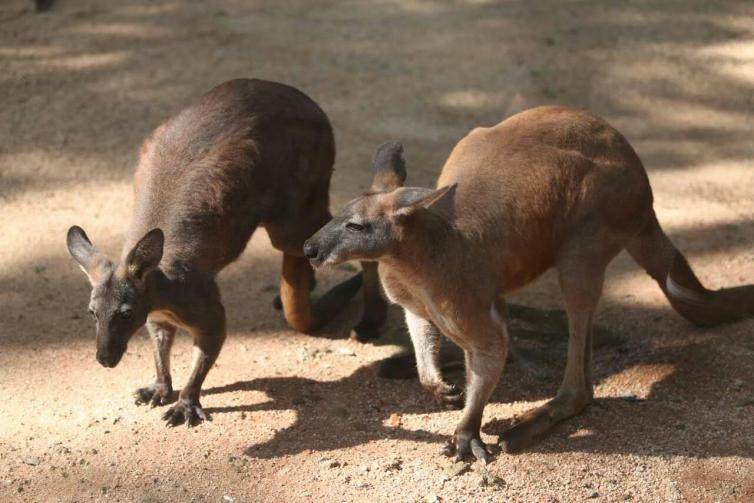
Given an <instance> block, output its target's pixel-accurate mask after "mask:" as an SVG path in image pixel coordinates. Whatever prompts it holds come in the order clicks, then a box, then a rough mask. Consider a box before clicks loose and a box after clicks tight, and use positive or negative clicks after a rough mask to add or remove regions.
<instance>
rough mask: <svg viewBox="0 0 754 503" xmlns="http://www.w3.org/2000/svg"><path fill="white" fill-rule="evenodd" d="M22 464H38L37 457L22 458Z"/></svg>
mask: <svg viewBox="0 0 754 503" xmlns="http://www.w3.org/2000/svg"><path fill="white" fill-rule="evenodd" d="M23 461H24V464H27V465H29V466H37V465H38V464H39V459H37V458H24V460H23Z"/></svg>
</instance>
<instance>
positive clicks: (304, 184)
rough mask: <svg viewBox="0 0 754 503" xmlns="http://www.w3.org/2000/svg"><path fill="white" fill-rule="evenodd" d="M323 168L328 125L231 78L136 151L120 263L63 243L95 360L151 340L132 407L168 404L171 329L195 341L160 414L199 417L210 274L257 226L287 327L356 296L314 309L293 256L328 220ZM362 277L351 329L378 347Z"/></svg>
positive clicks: (211, 343) (331, 295) (216, 319)
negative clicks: (182, 381) (91, 329)
mask: <svg viewBox="0 0 754 503" xmlns="http://www.w3.org/2000/svg"><path fill="white" fill-rule="evenodd" d="M334 159H335V144H334V138H333V133H332V129H331V126H330V123H329V121H328V119H327V117H326V115H325V114H324V112H323V111H322V110H321V109H320V108H319V106H318V105H317V104H316V103H315V102H314V101H312V100H311V99H310V98H309V97H307V96H306V95H304V94H303V93H301V92H300V91H298V90H296V89H294V88H292V87H289V86H286V85H283V84H278V83H273V82H265V81H261V80H246V79H239V80H233V81H229V82H226V83H224V84H222V85H220V86H218V87H216V88H215V89H213V90H212V91H210V92H209V93H207V94H206V95H205V96H204V97H202V98H201V99H200V100H199V101H198V102H197V103H196V104H195V105H193V106H190V107H188V108H186V109H185V110H183V111H182V112H180V113H179V114H178V115H177V116H175V117H173V118H172V119H170V120H168V121H167V122H165V123H164V124H162V125H161V126H160V127H158V128H157V129H156V130H155V131H154V133H152V135H151V136H150V137H149V138H148V139H147V140H146V141H145V142H144V145H143V147H142V149H141V153H140V160H139V165H138V168H137V170H136V174H135V177H134V197H135V205H134V216H133V219H132V224H131V227H130V229H129V231H128V235H127V238H126V242H125V244H124V247H123V253H122V257H121V260H120V263H119V265H117V266H116V265H113V264H112V263H110V262H109V261H107V260H106V259H103V260H100V259H96V260H95V259H94V258H93V257H96V254H95V253H94V249H93V247H91V243H90V242H89V240H88V238H86V235H85V234H84V233H83V231H82V230H81V229H80V228H72V229H71V231H70V232H69V248H70V249H71V253H72V254H73V255H74V257H75V258H76V259H77V260H78V261H79V263H80V264H81V265H82V267H83V268H84V269H85V270H86V271H87V273H88V274H89V276H90V280H91V281H92V283H93V286H94V287H95V288H94V291H93V294H92V310H93V313H94V314H95V316H96V317H97V319H98V348H99V349H98V359H99V360H100V361H101V362H102V363H103V364H105V365H107V366H114V365H115V364H117V362H118V360H119V359H120V357H121V355H122V351H124V350H125V346H126V343H127V340H128V338H129V337H130V336H131V334H132V333H133V332H134V331H135V330H136V329H138V328H139V326H141V324H144V323H146V325H147V327H148V329H149V331H150V334H151V335H152V337H153V339H154V341H155V363H156V367H157V382H156V383H155V384H153V385H151V386H148V387H146V388H142V389H140V390H139V391H138V392H137V395H138V400H139V401H141V402H151V403H152V404H153V405H155V404H162V403H164V402H165V401H167V400H168V399H169V396H170V395H171V394H172V383H171V378H170V369H169V352H170V347H171V345H172V339H173V337H174V334H175V331H176V328H177V327H183V328H186V329H188V330H189V331H190V332H191V333H192V334H193V337H194V346H195V348H194V366H193V370H192V374H191V378H190V379H189V382H188V383H187V385H186V386H185V387H184V388H183V390H182V391H181V393H180V396H179V402H178V404H177V405H176V406H174V407H173V408H171V409H170V410H169V411H168V412H167V414H166V415H165V418H166V420H167V421H168V422H169V424H177V423H179V422H183V421H184V420H185V421H186V422H188V423H192V422H195V421H198V420H199V419H203V418H204V413H203V411H202V410H201V407H200V405H199V393H200V389H201V385H202V382H203V381H204V378H205V377H206V375H207V372H208V371H209V369H210V368H211V366H212V364H213V363H214V361H215V359H216V358H217V355H218V354H219V352H220V348H221V347H222V344H223V341H224V339H225V311H224V308H223V305H222V302H221V299H220V293H219V290H218V288H217V285H216V283H215V276H216V274H217V273H218V272H219V271H220V270H221V269H223V268H224V267H225V266H226V265H228V264H229V263H230V262H232V261H233V260H235V259H236V258H237V257H238V256H239V255H240V254H241V253H242V252H243V250H244V248H245V247H246V244H247V242H248V240H249V238H250V237H251V235H252V233H253V232H254V230H255V229H256V228H257V227H258V226H264V227H265V228H266V229H267V232H268V234H269V236H270V240H271V241H272V244H273V246H275V248H277V249H279V250H281V251H282V252H283V268H282V281H281V289H280V293H281V300H282V308H283V311H284V314H285V317H286V319H287V320H288V322H289V323H290V324H291V326H292V327H293V328H295V329H296V330H299V331H302V332H310V331H312V330H315V329H317V328H319V327H320V326H322V325H323V324H324V323H325V322H326V321H328V320H329V319H330V318H332V316H334V315H335V314H336V313H337V312H338V311H339V310H340V309H341V308H342V307H343V306H344V305H345V303H346V302H347V301H348V300H349V299H350V298H351V297H352V296H353V295H354V294H355V293H356V291H357V289H358V288H359V286H360V284H361V276H355V277H354V278H352V279H351V280H348V281H346V282H344V283H343V284H341V285H339V286H337V287H336V288H334V289H333V290H331V291H330V292H328V294H326V295H325V296H324V297H322V298H321V299H320V301H319V302H317V303H315V304H314V305H312V303H311V300H310V293H309V292H310V289H311V287H312V286H313V280H314V273H313V270H312V268H311V266H310V265H309V263H308V262H307V261H306V259H304V258H303V256H302V247H303V242H304V240H305V239H306V237H308V236H309V235H311V234H312V233H313V232H314V231H315V230H316V229H317V228H319V227H320V226H322V225H324V224H325V223H326V222H327V221H328V220H329V219H330V218H331V216H330V212H329V209H328V206H329V198H328V190H329V185H330V176H331V174H332V170H333V162H334ZM153 229H154V231H152V230H153ZM150 231H151V232H150ZM160 231H161V232H160ZM145 236H147V237H145ZM158 264H159V267H158ZM374 269H375V265H374V264H367V265H366V268H365V274H364V278H365V279H366V282H365V288H364V296H365V300H366V302H365V310H364V315H363V318H362V321H361V322H360V324H359V325H358V326H357V328H356V332H357V334H358V336H359V337H360V338H361V339H367V338H371V337H374V336H376V334H377V329H378V328H379V326H380V324H381V323H382V321H383V319H384V316H385V305H384V301H383V299H382V297H381V296H380V294H379V285H378V279H377V276H376V272H375V271H374ZM102 270H104V271H106V273H107V274H105V275H104V276H105V277H104V278H103V274H102V273H101V271H102ZM123 306H126V307H123ZM119 310H126V311H128V313H127V315H128V320H130V321H128V323H126V321H124V320H122V319H121V320H120V321H118V323H121V325H122V327H121V328H119V329H118V330H117V333H116V331H115V329H111V328H110V327H111V326H115V325H117V323H116V324H115V325H113V323H114V322H111V321H108V320H113V319H119V318H118V316H119ZM121 318H122V316H121Z"/></svg>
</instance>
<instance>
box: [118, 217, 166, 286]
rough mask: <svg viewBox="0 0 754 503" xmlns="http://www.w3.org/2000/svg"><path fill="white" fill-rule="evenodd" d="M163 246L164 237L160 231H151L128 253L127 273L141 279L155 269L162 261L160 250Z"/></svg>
mask: <svg viewBox="0 0 754 503" xmlns="http://www.w3.org/2000/svg"><path fill="white" fill-rule="evenodd" d="M164 245H165V235H164V234H163V233H162V231H161V230H160V229H152V230H151V231H149V232H147V233H146V235H145V236H144V237H143V238H141V239H140V240H139V242H138V243H136V245H135V246H134V247H133V248H132V249H131V251H130V252H128V256H127V257H126V263H125V265H126V267H127V268H128V273H129V274H130V275H132V276H135V277H137V278H139V279H143V278H144V276H145V275H146V273H148V272H149V271H151V270H152V269H156V268H157V266H158V265H160V260H162V249H163V246H164Z"/></svg>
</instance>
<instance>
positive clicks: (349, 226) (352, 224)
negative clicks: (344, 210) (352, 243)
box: [346, 222, 366, 232]
mask: <svg viewBox="0 0 754 503" xmlns="http://www.w3.org/2000/svg"><path fill="white" fill-rule="evenodd" d="M346 229H348V230H349V231H354V232H364V230H365V229H366V226H365V225H361V224H357V223H356V222H348V223H347V224H346Z"/></svg>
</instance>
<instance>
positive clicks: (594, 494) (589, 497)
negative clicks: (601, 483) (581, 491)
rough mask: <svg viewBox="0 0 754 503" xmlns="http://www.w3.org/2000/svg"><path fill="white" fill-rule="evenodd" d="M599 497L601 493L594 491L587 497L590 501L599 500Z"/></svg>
mask: <svg viewBox="0 0 754 503" xmlns="http://www.w3.org/2000/svg"><path fill="white" fill-rule="evenodd" d="M599 495H600V493H598V492H597V491H594V492H592V493H591V494H589V496H587V497H586V498H587V499H590V500H593V499H595V498H599Z"/></svg>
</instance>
